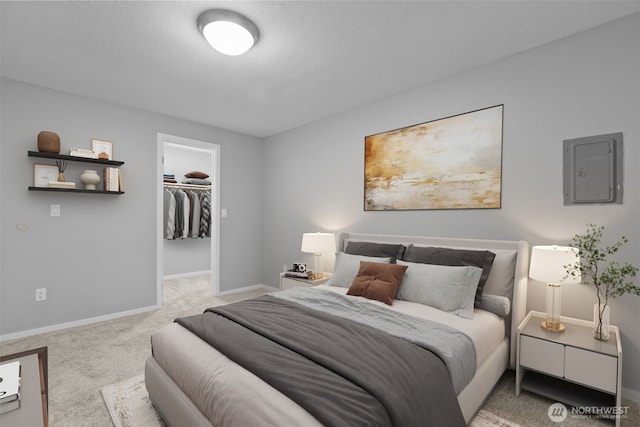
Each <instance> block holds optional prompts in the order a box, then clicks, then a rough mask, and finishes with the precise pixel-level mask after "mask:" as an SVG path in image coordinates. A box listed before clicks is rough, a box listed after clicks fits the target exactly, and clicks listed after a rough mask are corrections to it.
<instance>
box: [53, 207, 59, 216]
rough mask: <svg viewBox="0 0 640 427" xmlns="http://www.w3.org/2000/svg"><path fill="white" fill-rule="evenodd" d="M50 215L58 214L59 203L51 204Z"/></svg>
mask: <svg viewBox="0 0 640 427" xmlns="http://www.w3.org/2000/svg"><path fill="white" fill-rule="evenodd" d="M51 216H60V205H51Z"/></svg>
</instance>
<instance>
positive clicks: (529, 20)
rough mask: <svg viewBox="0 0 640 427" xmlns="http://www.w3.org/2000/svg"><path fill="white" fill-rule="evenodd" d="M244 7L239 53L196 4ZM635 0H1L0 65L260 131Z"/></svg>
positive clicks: (339, 107) (410, 82)
mask: <svg viewBox="0 0 640 427" xmlns="http://www.w3.org/2000/svg"><path fill="white" fill-rule="evenodd" d="M211 8H227V9H233V10H235V11H237V12H240V13H242V14H245V15H246V16H247V17H249V18H250V19H251V20H253V21H254V22H255V24H256V25H257V26H258V28H259V30H260V40H259V41H258V44H257V45H256V46H255V47H254V48H253V49H251V50H250V51H249V52H248V53H247V54H245V55H243V56H239V57H229V56H224V55H222V54H219V53H218V52H216V51H215V50H213V49H212V48H211V47H210V46H209V45H208V44H207V42H206V41H205V40H204V38H203V37H202V36H201V34H200V33H199V32H198V29H197V27H196V18H197V17H198V15H199V14H200V13H201V12H203V11H204V10H207V9H211ZM638 11H640V1H613V0H609V1H576V0H571V1H524V0H522V1H521V0H512V1H481V0H476V1H409V2H405V1H375V2H374V1H135V2H130V1H119V2H113V1H78V2H61V1H44V2H22V1H16V2H12V1H2V2H1V3H0V13H1V24H2V25H1V55H2V56H1V59H2V61H1V72H2V76H4V77H8V78H12V79H16V80H21V81H25V82H29V83H34V84H38V85H41V86H45V87H49V88H54V89H59V90H63V91H66V92H71V93H76V94H80V95H86V96H89V97H93V98H98V99H103V100H107V101H111V102H115V103H118V104H122V105H127V106H131V107H136V108H141V109H144V110H148V111H153V112H158V113H162V114H167V115H170V116H174V117H179V118H183V119H187V120H191V121H194V122H199V123H205V124H208V125H212V126H217V127H220V128H224V129H229V130H232V131H236V132H241V133H245V134H249V135H255V136H258V137H265V136H269V135H273V134H277V133H280V132H283V131H285V130H288V129H292V128H295V127H298V126H301V125H303V124H306V123H310V122H313V121H316V120H319V119H322V118H324V117H328V116H331V115H334V114H338V113H341V112H344V111H347V110H350V109H353V108H357V107H359V106H362V105H365V104H367V103H369V102H372V101H376V100H379V99H383V98H386V97H388V96H391V95H394V94H397V93H401V92H403V91H407V90H410V89H412V88H415V87H419V86H422V85H425V84H428V83H430V82H433V81H436V80H438V79H441V78H443V77H446V76H448V75H452V74H455V73H459V72H462V71H465V70H469V69H472V68H475V67H478V66H480V65H483V64H485V63H488V62H492V61H495V60H498V59H500V58H504V57H506V56H508V55H512V54H514V53H517V52H521V51H524V50H527V49H531V48H533V47H535V46H539V45H542V44H545V43H548V42H550V41H552V40H556V39H559V38H562V37H565V36H568V35H570V34H574V33H576V32H579V31H583V30H586V29H588V28H591V27H594V26H597V25H600V24H602V23H605V22H608V21H611V20H614V19H617V18H620V17H622V16H625V15H629V14H632V13H635V12H638Z"/></svg>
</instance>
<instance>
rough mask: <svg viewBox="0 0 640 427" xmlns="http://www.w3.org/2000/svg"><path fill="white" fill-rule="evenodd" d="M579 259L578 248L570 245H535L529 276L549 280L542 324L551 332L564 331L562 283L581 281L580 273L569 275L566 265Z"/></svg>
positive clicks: (532, 251) (544, 280)
mask: <svg viewBox="0 0 640 427" xmlns="http://www.w3.org/2000/svg"><path fill="white" fill-rule="evenodd" d="M578 260H579V258H578V250H577V249H575V248H571V247H568V246H557V245H553V246H534V247H533V248H532V249H531V266H530V268H529V277H531V278H532V279H533V280H539V281H541V282H547V295H546V318H545V320H544V321H543V322H542V323H541V324H540V326H541V327H542V328H543V329H545V330H547V331H550V332H564V330H565V326H564V325H563V324H562V323H561V322H560V311H561V297H562V294H561V288H560V287H561V283H565V284H570V283H580V274H579V272H578V274H575V275H568V274H567V272H566V269H565V267H566V266H567V265H569V264H574V263H576V262H577V261H578Z"/></svg>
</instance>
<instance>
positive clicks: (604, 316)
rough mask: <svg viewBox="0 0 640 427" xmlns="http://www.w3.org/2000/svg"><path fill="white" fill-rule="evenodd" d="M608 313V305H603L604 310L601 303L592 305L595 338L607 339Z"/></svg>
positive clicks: (609, 313)
mask: <svg viewBox="0 0 640 427" xmlns="http://www.w3.org/2000/svg"><path fill="white" fill-rule="evenodd" d="M610 315H611V310H610V307H609V305H607V306H606V307H604V311H603V306H602V305H598V304H594V305H593V337H594V338H595V339H597V340H601V341H607V340H608V339H609V325H610V320H609V319H610Z"/></svg>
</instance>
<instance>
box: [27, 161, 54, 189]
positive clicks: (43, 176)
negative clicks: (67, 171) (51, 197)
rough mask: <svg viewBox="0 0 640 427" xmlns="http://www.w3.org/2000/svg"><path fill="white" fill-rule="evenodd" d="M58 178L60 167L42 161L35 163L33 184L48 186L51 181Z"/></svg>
mask: <svg viewBox="0 0 640 427" xmlns="http://www.w3.org/2000/svg"><path fill="white" fill-rule="evenodd" d="M57 180H58V167H57V166H55V165H45V164H41V163H34V164H33V186H34V187H48V186H49V182H51V181H57Z"/></svg>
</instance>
